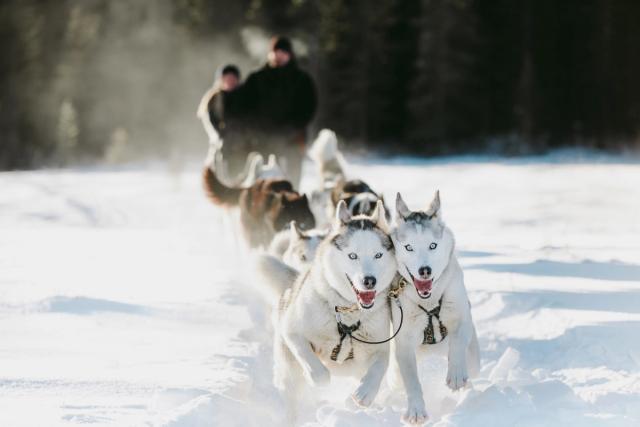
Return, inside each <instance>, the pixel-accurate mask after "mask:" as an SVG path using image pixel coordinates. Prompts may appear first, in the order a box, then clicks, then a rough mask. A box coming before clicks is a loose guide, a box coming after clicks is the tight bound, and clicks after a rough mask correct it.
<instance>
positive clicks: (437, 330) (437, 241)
mask: <svg viewBox="0 0 640 427" xmlns="http://www.w3.org/2000/svg"><path fill="white" fill-rule="evenodd" d="M391 238H392V239H393V243H394V246H395V250H396V259H397V261H398V271H399V273H400V276H401V278H400V279H399V280H400V285H399V287H400V289H401V292H400V295H399V299H400V303H401V305H402V307H403V309H404V325H403V326H402V329H401V330H400V332H399V333H398V335H397V337H396V338H395V340H394V343H393V347H394V356H395V361H396V362H397V366H396V369H399V371H400V372H399V373H400V376H401V378H402V382H403V383H404V387H405V390H406V393H407V411H406V413H405V414H404V416H403V420H404V421H406V422H408V423H411V424H422V423H424V422H426V421H427V419H428V415H427V411H426V408H425V402H424V398H423V395H422V387H421V384H420V379H419V377H418V369H417V360H416V357H421V356H423V355H425V354H426V353H428V352H429V351H430V350H435V347H442V346H445V348H441V350H445V351H447V355H448V370H447V377H446V378H447V379H446V381H447V385H448V386H449V388H451V389H452V390H458V389H460V388H462V387H463V386H465V385H466V383H467V381H468V379H469V378H470V376H475V375H476V374H477V373H478V370H479V366H480V360H479V354H480V351H479V348H478V340H477V336H476V330H475V327H474V325H473V320H472V318H471V310H470V303H469V299H468V297H467V291H466V289H465V286H464V278H463V273H462V268H461V267H460V264H458V260H457V258H456V256H455V240H454V236H453V233H452V231H451V230H450V229H449V228H448V227H447V226H446V225H445V223H444V221H443V219H442V211H441V209H440V194H439V192H436V195H435V197H434V199H433V200H432V202H431V204H430V205H429V207H428V208H427V209H426V210H418V211H412V210H410V209H409V208H408V207H407V205H406V204H405V202H404V200H403V199H402V196H401V195H400V193H398V195H397V199H396V223H395V226H394V228H393V230H392V232H391ZM395 321H396V320H395V319H394V322H395Z"/></svg>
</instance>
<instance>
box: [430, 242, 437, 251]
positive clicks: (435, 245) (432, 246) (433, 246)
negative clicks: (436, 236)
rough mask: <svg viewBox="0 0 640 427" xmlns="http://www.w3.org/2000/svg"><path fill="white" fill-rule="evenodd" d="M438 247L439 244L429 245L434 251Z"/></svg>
mask: <svg viewBox="0 0 640 427" xmlns="http://www.w3.org/2000/svg"><path fill="white" fill-rule="evenodd" d="M437 247H438V244H437V243H431V244H430V245H429V249H431V250H434V249H435V248H437Z"/></svg>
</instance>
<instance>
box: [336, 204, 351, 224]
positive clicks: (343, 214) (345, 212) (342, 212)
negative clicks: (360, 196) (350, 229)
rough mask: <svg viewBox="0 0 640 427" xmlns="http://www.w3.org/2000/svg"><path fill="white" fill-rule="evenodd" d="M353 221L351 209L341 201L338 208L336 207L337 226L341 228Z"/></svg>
mask: <svg viewBox="0 0 640 427" xmlns="http://www.w3.org/2000/svg"><path fill="white" fill-rule="evenodd" d="M350 220H351V212H349V208H348V207H347V203H346V202H345V201H344V200H340V201H339V202H338V206H336V221H335V224H336V225H337V226H341V225H343V224H346V223H347V222H349V221H350Z"/></svg>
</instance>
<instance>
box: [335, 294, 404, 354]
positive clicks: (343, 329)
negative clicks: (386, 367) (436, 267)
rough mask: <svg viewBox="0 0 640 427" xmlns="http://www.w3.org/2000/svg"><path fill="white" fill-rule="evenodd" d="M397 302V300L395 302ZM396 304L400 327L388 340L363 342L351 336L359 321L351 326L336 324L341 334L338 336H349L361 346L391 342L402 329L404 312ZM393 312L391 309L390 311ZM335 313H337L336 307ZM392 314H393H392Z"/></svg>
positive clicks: (358, 325)
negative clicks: (398, 310)
mask: <svg viewBox="0 0 640 427" xmlns="http://www.w3.org/2000/svg"><path fill="white" fill-rule="evenodd" d="M395 301H397V300H395ZM397 304H398V308H399V309H400V325H398V330H396V332H395V333H394V334H393V335H391V336H390V337H389V338H387V339H386V340H382V341H365V340H363V339H360V338H358V337H356V336H355V335H353V332H355V331H356V330H357V329H358V328H359V327H360V321H359V320H358V322H357V323H356V324H355V325H352V326H347V325H345V324H344V323H342V322H340V321H339V322H338V330H339V331H340V332H341V333H340V335H342V333H344V334H345V336H346V335H348V336H350V337H351V338H353V339H354V340H356V341H358V342H361V343H363V344H384V343H387V342H389V341H391V340H392V339H394V338H395V337H396V335H398V332H400V328H402V321H403V320H404V312H403V311H402V306H401V305H400V303H397ZM391 311H393V309H392V310H391ZM336 313H338V307H336ZM392 314H393V313H392ZM343 339H344V338H342V339H341V340H340V342H341V343H342V340H343Z"/></svg>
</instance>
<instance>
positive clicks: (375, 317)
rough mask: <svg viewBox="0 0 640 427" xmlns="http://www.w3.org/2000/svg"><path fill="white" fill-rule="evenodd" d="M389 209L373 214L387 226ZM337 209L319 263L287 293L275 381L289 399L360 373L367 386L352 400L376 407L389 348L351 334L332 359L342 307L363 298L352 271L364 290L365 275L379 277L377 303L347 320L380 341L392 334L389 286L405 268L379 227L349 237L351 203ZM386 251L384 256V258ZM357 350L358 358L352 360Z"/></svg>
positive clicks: (278, 327) (277, 319) (278, 325)
mask: <svg viewBox="0 0 640 427" xmlns="http://www.w3.org/2000/svg"><path fill="white" fill-rule="evenodd" d="M383 210H384V208H383V207H382V205H381V204H380V205H379V206H378V210H377V211H376V212H375V213H374V214H373V215H372V217H371V219H372V221H374V222H376V223H377V224H378V227H380V228H381V229H385V228H386V222H385V219H384V212H383ZM337 211H338V217H337V219H336V222H335V224H334V228H333V230H332V233H331V234H330V235H329V237H328V238H327V239H325V240H324V242H323V243H322V244H321V246H320V248H319V250H318V254H317V256H316V258H315V260H314V262H313V264H312V265H311V268H310V269H309V270H308V271H307V272H305V273H303V274H302V275H301V277H300V278H299V280H298V281H297V282H296V284H295V286H294V287H293V288H292V289H289V290H287V291H285V293H284V294H283V298H282V299H281V301H280V308H279V310H277V311H275V316H274V326H275V327H274V329H275V342H274V363H275V367H274V384H275V385H276V387H277V388H279V389H280V390H282V391H283V392H284V393H285V396H286V398H287V401H289V402H293V401H295V397H296V395H297V393H299V391H300V387H301V386H302V385H303V382H304V381H303V380H306V382H307V383H308V384H310V385H312V386H321V385H324V384H327V383H328V382H329V381H330V378H331V376H332V375H350V376H357V377H360V378H361V380H360V385H359V386H358V388H357V389H356V391H355V392H354V393H353V394H352V398H353V400H354V401H355V402H356V403H357V404H359V405H362V406H368V405H369V404H371V403H372V402H373V400H374V398H375V396H376V394H377V392H378V389H379V386H380V383H381V381H382V378H383V376H384V374H385V372H386V368H387V364H388V359H389V345H388V343H387V344H379V345H369V344H362V343H359V342H357V341H355V340H353V342H351V341H350V340H349V339H348V338H347V339H345V340H344V342H343V350H342V351H341V352H340V356H339V357H338V360H337V361H333V360H331V358H330V356H331V351H332V349H333V348H334V347H335V346H336V345H337V344H338V342H339V335H338V333H337V330H336V329H337V326H336V318H335V316H336V314H335V307H336V306H351V305H353V304H356V303H357V301H358V299H357V297H356V294H355V292H354V290H353V289H352V288H351V285H350V283H349V281H348V280H347V275H348V277H350V278H351V280H352V282H353V285H354V286H355V287H356V288H357V289H359V290H363V289H364V287H363V286H364V285H363V283H362V282H363V278H364V277H365V276H374V277H376V279H377V283H376V287H375V290H376V291H377V293H376V297H375V300H374V303H373V306H372V307H370V308H368V309H364V308H360V309H357V310H355V311H354V312H349V313H343V315H342V316H343V320H342V321H343V322H344V323H345V324H354V323H356V322H357V321H358V320H360V322H361V326H360V329H358V330H357V331H356V332H355V335H356V336H359V337H363V338H366V339H368V340H372V341H376V340H384V339H386V338H388V336H389V330H390V312H389V306H388V304H387V289H388V287H389V285H390V283H391V281H392V280H393V277H394V276H395V272H396V267H397V265H396V260H395V256H394V254H393V250H387V249H385V248H384V246H383V245H382V243H381V240H380V237H379V235H378V234H376V232H375V231H372V230H355V231H354V230H352V231H351V232H350V233H349V234H348V236H349V237H348V238H347V237H346V236H347V234H344V232H345V228H344V227H343V224H344V223H345V222H347V221H349V220H350V219H351V218H350V216H349V214H348V212H346V206H345V204H344V202H341V203H340V204H339V206H338V209H337ZM345 212H346V213H345ZM335 236H340V237H345V239H344V241H343V242H342V243H343V246H341V248H340V249H339V248H338V247H336V246H335V245H334V244H333V243H332V238H333V237H335ZM351 253H353V254H356V255H357V259H351V258H350V257H349V254H351ZM378 253H382V256H379V257H378V258H376V254H378ZM358 307H360V306H358ZM312 346H313V347H312ZM345 346H348V348H346V347H345ZM351 346H352V347H351ZM351 348H352V349H353V353H354V358H353V359H351V360H345V357H346V355H347V354H348V350H349V349H351ZM314 349H315V351H314Z"/></svg>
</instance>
